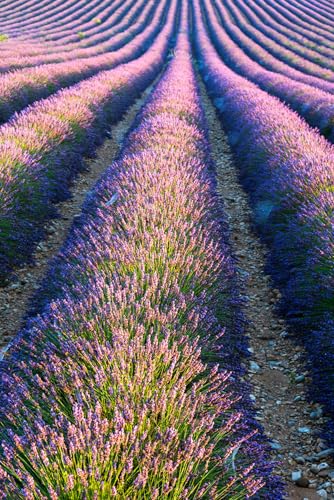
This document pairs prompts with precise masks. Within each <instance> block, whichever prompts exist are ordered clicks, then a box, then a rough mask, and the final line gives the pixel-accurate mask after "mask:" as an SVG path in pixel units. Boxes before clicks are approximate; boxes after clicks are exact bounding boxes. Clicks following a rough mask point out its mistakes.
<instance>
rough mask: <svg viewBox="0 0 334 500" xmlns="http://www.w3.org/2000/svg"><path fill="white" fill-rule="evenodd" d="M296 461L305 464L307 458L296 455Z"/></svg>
mask: <svg viewBox="0 0 334 500" xmlns="http://www.w3.org/2000/svg"><path fill="white" fill-rule="evenodd" d="M295 462H297V464H300V465H304V463H305V458H304V457H296V458H295Z"/></svg>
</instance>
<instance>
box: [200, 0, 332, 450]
mask: <svg viewBox="0 0 334 500" xmlns="http://www.w3.org/2000/svg"><path fill="white" fill-rule="evenodd" d="M195 12H196V16H195V17H196V28H197V31H196V33H197V37H196V47H197V51H198V55H199V58H200V67H201V71H202V74H203V77H204V80H205V82H206V84H207V86H208V89H209V90H210V93H211V95H212V97H213V99H214V102H215V104H216V107H217V108H218V110H219V111H220V116H221V118H222V120H223V123H224V126H225V127H226V128H227V130H228V132H229V140H230V143H231V145H232V146H233V148H234V152H235V154H236V158H237V160H238V162H239V165H240V168H241V173H242V178H243V181H244V183H245V186H246V187H247V189H248V191H249V193H250V197H251V201H252V204H253V207H254V217H255V220H256V222H257V224H258V227H259V229H260V230H261V231H262V234H263V237H264V238H265V240H266V241H267V243H268V244H269V246H270V249H271V258H270V263H271V266H270V268H271V271H272V274H273V276H274V278H275V279H276V281H277V284H278V285H279V286H280V288H281V290H282V292H283V297H284V299H283V300H284V302H283V307H284V310H285V311H286V313H287V317H288V319H289V321H290V323H291V325H292V326H293V328H294V329H296V330H297V331H299V332H300V335H301V338H302V339H303V341H304V343H305V346H306V348H307V351H308V353H309V359H310V368H311V373H312V376H313V386H312V397H313V399H314V401H318V402H320V403H321V404H323V405H324V407H325V411H326V413H327V414H329V415H330V416H331V417H332V420H331V422H330V423H329V425H328V432H327V438H328V439H329V441H330V444H331V445H334V432H333V431H334V426H333V417H334V385H333V383H332V380H333V366H334V340H333V325H334V317H333V316H334V314H333V313H334V308H333V304H334V294H333V290H334V286H333V285H334V266H333V255H334V237H333V222H334V221H333V214H334V191H333V186H334V147H333V146H331V145H330V144H329V143H328V142H327V141H326V140H325V139H323V138H322V137H321V136H319V135H318V134H317V133H316V131H314V130H313V129H311V128H310V127H308V126H307V124H306V123H305V122H304V121H303V120H301V119H300V118H299V117H298V115H297V114H295V113H294V112H293V111H291V110H290V109H288V108H287V107H286V106H285V105H284V104H283V103H281V102H280V101H279V100H277V99H276V98H274V97H271V96H269V95H268V94H266V93H265V92H263V91H261V90H260V89H259V88H258V87H256V86H255V85H254V84H252V83H251V82H249V81H247V80H245V79H243V78H242V77H240V76H238V75H236V74H235V73H233V72H232V71H231V70H230V69H229V68H228V67H226V66H225V65H224V64H223V63H222V61H221V60H220V59H219V56H218V54H217V52H216V51H215V49H214V48H213V46H212V45H211V43H210V41H209V38H208V37H207V34H206V32H205V29H204V25H203V24H202V18H201V13H200V6H199V0H196V2H195Z"/></svg>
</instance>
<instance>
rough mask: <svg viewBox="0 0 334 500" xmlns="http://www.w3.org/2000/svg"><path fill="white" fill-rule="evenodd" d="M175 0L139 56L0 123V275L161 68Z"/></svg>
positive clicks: (22, 254)
mask: <svg viewBox="0 0 334 500" xmlns="http://www.w3.org/2000/svg"><path fill="white" fill-rule="evenodd" d="M176 8H177V0H172V2H171V5H170V8H169V10H168V14H167V20H166V22H165V26H164V27H163V28H162V30H161V32H160V33H159V35H158V36H157V38H156V39H155V41H154V42H153V43H152V45H151V46H150V49H149V50H148V51H147V52H146V53H144V54H143V55H142V56H140V57H138V59H136V60H134V61H132V62H130V63H128V64H123V65H121V66H118V67H117V68H115V69H114V70H110V71H105V72H101V73H99V74H98V75H97V76H95V77H92V78H90V79H88V80H85V81H84V82H82V83H80V84H77V85H76V86H74V87H71V88H70V89H65V90H62V91H60V92H59V93H58V94H57V95H56V96H53V97H51V98H49V99H46V100H44V101H41V102H38V103H36V105H34V106H32V107H31V108H28V109H27V110H25V111H24V112H22V113H21V114H20V115H18V116H17V117H16V118H15V119H14V120H12V121H11V122H10V123H9V124H7V125H4V126H3V127H2V128H0V137H1V144H0V165H1V169H0V229H1V233H0V235H1V236H0V260H1V266H0V268H1V270H2V274H4V273H6V271H7V270H8V268H10V267H12V266H13V264H15V263H20V262H23V261H24V260H26V258H27V256H28V255H29V254H30V253H31V251H32V247H31V242H33V241H35V240H36V239H38V238H39V237H40V235H41V231H42V229H41V224H42V223H43V222H44V221H45V220H46V219H47V218H48V217H49V216H50V213H52V203H51V202H52V200H53V199H55V198H58V197H59V196H61V192H62V190H64V189H65V190H66V187H67V185H68V182H69V181H70V179H71V177H72V175H73V172H75V171H76V170H78V168H79V167H80V159H81V156H82V154H83V153H84V152H87V151H88V152H89V151H90V150H91V149H92V148H93V146H94V144H95V143H96V142H97V140H98V139H99V137H100V136H101V134H103V132H104V131H105V127H106V118H108V119H109V120H116V119H117V118H119V116H120V114H121V112H122V111H123V110H124V108H125V107H126V106H128V105H129V104H130V103H131V102H132V101H133V99H134V97H135V96H138V95H139V93H140V92H141V91H142V90H143V89H144V88H145V87H146V86H147V85H148V83H149V82H150V81H152V79H153V78H154V77H155V75H156V74H157V72H158V71H159V70H161V68H162V66H163V64H164V58H165V57H166V54H167V50H168V44H169V41H170V37H171V36H172V33H173V30H174V23H175V16H176Z"/></svg>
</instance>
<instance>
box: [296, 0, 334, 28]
mask: <svg viewBox="0 0 334 500" xmlns="http://www.w3.org/2000/svg"><path fill="white" fill-rule="evenodd" d="M290 7H292V8H293V9H296V10H297V11H298V13H299V15H300V16H304V15H305V16H308V17H309V18H310V19H313V20H314V21H316V22H317V23H319V24H320V25H321V26H325V27H326V26H327V28H328V29H329V30H332V29H333V27H334V20H333V15H332V14H330V13H329V12H328V11H327V12H324V9H323V8H321V7H320V9H319V7H317V5H314V4H313V5H312V6H310V5H309V4H308V2H303V1H297V2H296V1H294V0H292V1H291V2H290Z"/></svg>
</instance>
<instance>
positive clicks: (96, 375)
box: [0, 18, 278, 500]
mask: <svg viewBox="0 0 334 500" xmlns="http://www.w3.org/2000/svg"><path fill="white" fill-rule="evenodd" d="M183 20H184V18H183ZM182 31H183V33H184V29H183V30H182ZM207 151H208V145H207V142H206V138H205V134H204V132H203V118H202V111H201V108H200V104H199V99H198V94H197V93H196V85H195V79H194V73H193V70H192V66H191V58H190V54H189V45H188V41H187V36H186V35H185V34H182V35H180V39H179V42H178V46H177V50H176V54H175V58H174V60H173V62H172V63H171V65H170V68H169V69H168V70H167V72H166V74H165V76H164V78H163V80H162V81H161V83H160V84H159V85H158V87H157V88H156V90H155V92H154V95H153V97H152V98H151V100H150V101H149V103H148V105H147V106H146V107H145V109H144V111H143V113H142V115H141V120H140V122H139V126H138V127H137V128H136V129H135V130H134V131H133V132H132V134H131V136H130V138H129V140H128V141H127V145H126V147H125V149H124V151H123V154H122V156H121V158H120V159H119V161H117V162H115V163H114V164H113V165H112V166H111V167H110V168H109V169H108V171H107V172H106V174H105V176H104V178H103V179H102V181H101V182H100V183H98V185H97V186H96V188H95V190H94V192H93V193H92V196H91V198H90V200H89V201H88V202H87V203H86V207H85V217H84V219H83V220H82V221H81V224H80V225H79V227H78V228H77V230H76V231H75V232H74V233H73V234H72V239H70V240H69V242H68V244H67V247H66V249H65V252H64V254H63V256H62V258H61V259H60V260H61V265H62V266H63V267H65V268H66V274H67V278H66V285H67V293H66V296H65V298H63V299H60V300H58V301H57V302H53V303H52V304H51V305H50V308H49V311H48V312H46V313H45V314H44V315H43V316H42V317H39V318H38V319H35V320H33V321H32V323H31V327H30V329H29V330H27V331H26V332H24V335H23V336H21V338H20V339H18V340H17V341H16V343H15V345H14V346H13V347H12V349H11V357H10V358H9V359H7V364H6V373H5V374H3V377H2V389H3V390H2V395H1V404H0V413H1V417H2V422H3V429H2V439H3V442H2V450H3V451H2V455H1V458H0V463H1V468H0V484H1V493H0V495H2V497H3V498H6V496H7V495H8V496H12V497H13V496H15V498H17V499H21V498H22V499H23V498H29V499H32V500H33V499H37V498H41V497H42V496H45V497H46V498H52V499H54V500H56V499H58V498H59V499H74V498H82V497H83V496H84V497H85V498H87V499H93V498H95V499H107V498H108V499H109V498H113V497H119V498H133V499H147V498H150V499H159V498H180V499H181V498H187V499H193V500H194V499H201V498H202V499H205V498H208V497H214V498H217V499H230V500H237V499H245V498H249V497H251V496H253V495H254V494H255V493H256V492H257V491H258V490H259V489H260V488H261V487H262V486H263V482H262V479H261V477H256V476H254V475H253V473H252V469H253V466H252V465H250V464H249V463H248V464H247V465H245V464H244V460H246V455H247V451H249V450H252V451H253V452H254V458H255V459H257V458H258V457H259V456H260V457H261V453H262V452H261V446H259V445H255V446H253V447H252V439H253V438H252V437H251V436H250V435H246V436H242V437H236V427H237V422H238V420H239V419H240V418H241V417H242V415H241V414H239V413H238V412H236V411H235V410H233V404H234V403H235V396H233V394H231V391H230V388H229V386H228V378H229V374H228V373H227V372H226V371H224V370H222V369H221V367H220V366H219V365H216V366H214V365H212V363H210V364H205V363H204V362H203V361H204V360H205V359H206V358H207V357H209V358H211V359H212V358H218V359H219V351H218V348H219V345H218V344H219V342H221V341H219V340H218V339H219V338H220V336H221V328H222V326H221V324H220V321H219V319H218V318H217V317H216V311H218V308H219V309H220V310H222V309H223V310H224V313H225V315H228V314H229V311H228V303H229V297H228V290H229V287H230V286H231V284H230V283H229V281H230V277H231V273H232V271H231V262H230V259H229V257H228V255H226V254H225V253H224V251H225V247H224V246H223V243H222V241H221V236H220V231H221V226H220V224H219V222H217V216H218V217H220V208H219V205H218V201H217V198H216V196H215V195H214V193H213V184H212V180H211V178H210V176H209V174H208V170H207V168H206V164H205V162H206V161H207V160H208V156H207ZM88 256H89V257H88ZM224 297H225V298H224ZM13 384H15V391H14V393H13V392H12V389H13ZM24 407H27V408H31V409H33V411H30V410H27V411H24V409H23V408H24ZM238 454H239V456H240V459H239V458H238V456H237V455H238ZM242 456H244V458H243V460H242ZM248 460H249V459H248ZM268 498H269V497H268ZM270 498H274V497H273V496H271V497H270ZM276 498H278V497H276Z"/></svg>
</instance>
